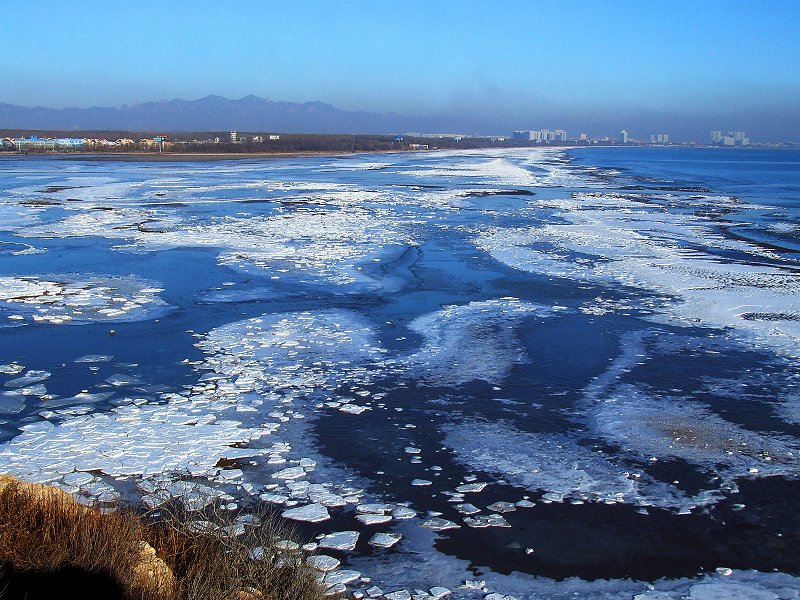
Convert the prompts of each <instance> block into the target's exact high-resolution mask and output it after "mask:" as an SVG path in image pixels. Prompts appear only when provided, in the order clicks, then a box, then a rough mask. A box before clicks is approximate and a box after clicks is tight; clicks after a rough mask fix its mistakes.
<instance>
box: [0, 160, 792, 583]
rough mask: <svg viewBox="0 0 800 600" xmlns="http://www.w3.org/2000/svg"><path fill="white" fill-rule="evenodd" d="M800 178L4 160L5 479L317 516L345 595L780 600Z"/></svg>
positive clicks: (747, 164)
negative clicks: (388, 537) (346, 542)
mask: <svg viewBox="0 0 800 600" xmlns="http://www.w3.org/2000/svg"><path fill="white" fill-rule="evenodd" d="M799 194H800V161H798V154H797V153H796V152H783V151H765V150H742V151H720V150H718V149H697V150H688V149H618V148H610V149H599V148H598V149H579V150H558V149H552V150H550V149H545V150H505V151H468V152H442V153H423V154H412V153H408V154H396V155H394V154H382V155H361V156H349V157H335V158H291V159H272V160H262V159H259V160H238V161H218V162H210V163H169V164H164V163H125V162H116V161H115V162H103V161H80V162H77V161H70V160H64V159H56V158H25V159H18V158H5V159H3V160H2V161H0V217H1V218H0V340H1V341H0V386H2V388H1V390H0V440H2V442H0V471H3V472H10V473H13V474H15V475H17V476H20V477H22V478H24V479H28V480H31V481H42V482H52V483H55V484H57V485H61V486H62V487H64V488H65V489H68V490H70V491H73V492H76V493H80V494H82V495H84V496H86V497H87V499H89V498H93V499H94V501H98V499H99V501H100V502H102V503H105V504H113V502H114V501H115V500H116V499H117V498H118V497H120V496H122V497H134V498H135V497H143V498H144V501H145V502H147V503H149V504H151V505H155V504H157V503H158V502H160V501H162V500H163V499H164V498H165V497H174V496H178V497H180V496H185V499H186V501H187V502H188V503H189V504H190V505H191V504H192V503H193V502H194V503H197V502H199V500H198V497H197V496H196V494H195V495H193V493H192V492H191V490H189V489H188V488H187V487H186V486H175V485H174V482H175V481H176V480H179V479H183V480H186V479H188V480H189V481H193V482H195V485H204V486H205V485H207V486H210V487H209V488H208V489H209V491H208V493H212V492H211V491H210V490H217V492H218V493H222V494H227V495H226V496H224V497H223V499H222V500H223V502H224V503H231V502H235V504H236V506H235V507H234V506H233V504H231V506H230V508H231V509H232V510H236V511H240V510H243V511H245V512H246V511H247V510H248V508H250V507H252V506H253V505H255V504H258V503H262V502H267V503H269V504H272V505H274V507H275V508H276V510H278V511H286V510H289V509H292V510H294V509H301V508H303V507H304V506H311V507H312V508H310V509H307V510H302V511H299V514H300V516H301V517H303V516H310V518H313V519H315V520H316V519H317V518H320V519H324V520H321V521H317V522H313V523H311V522H306V521H297V522H296V525H297V527H298V531H299V533H300V535H301V536H303V537H304V538H305V539H304V540H303V541H313V540H314V538H315V537H316V536H318V535H322V534H329V533H334V532H338V531H356V532H359V534H360V535H359V536H358V539H357V542H356V544H355V546H354V548H353V549H352V550H347V549H341V548H332V549H331V548H327V549H325V551H324V552H325V553H326V554H331V555H333V556H335V557H336V558H338V559H339V560H341V561H342V563H343V565H342V568H343V569H344V570H345V571H347V570H354V569H355V570H358V571H359V572H360V573H361V576H360V577H355V578H354V579H353V580H352V581H350V582H348V584H347V585H348V588H349V589H351V590H356V589H366V588H369V587H370V586H372V585H374V584H377V585H378V586H380V587H381V589H382V590H383V591H385V592H389V591H396V590H400V589H407V590H409V591H413V590H417V589H425V590H429V589H430V588H431V587H433V586H446V587H448V588H450V589H451V590H452V591H453V592H454V595H455V596H456V597H482V596H483V595H485V594H486V593H487V591H491V592H498V593H501V595H502V594H509V595H511V594H513V595H514V596H516V597H530V598H539V597H541V598H552V597H572V595H573V594H578V595H580V596H583V597H609V598H616V597H620V598H623V597H624V598H629V597H632V596H633V595H634V594H645V596H642V597H648V595H650V596H652V597H667V598H669V597H675V598H677V597H681V594H684V595H685V594H689V593H690V594H692V597H695V596H696V597H705V596H703V595H702V594H707V593H712V592H713V593H717V592H719V593H721V594H723V595H722V596H721V597H736V593H740V594H742V593H744V594H745V595H748V596H749V597H761V596H759V594H762V593H763V594H773V595H772V596H768V595H764V596H763V597H795V596H790V595H787V594H788V592H786V590H787V589H797V588H799V587H800V584H798V581H800V580H798V579H797V578H796V577H795V576H798V575H800V560H798V554H797V552H796V547H797V543H798V541H800V521H798V517H797V516H796V510H794V509H793V498H795V497H797V494H798V492H800V484H798V474H799V473H800V439H799V438H800V393H799V392H798V382H799V381H800V373H799V372H798V368H797V366H796V365H797V359H798V357H800V300H799V299H800V293H798V292H800V289H799V288H800V280H799V279H798V269H800V255H798V250H800V196H799ZM76 472H77V473H76ZM201 489H206V488H201ZM498 503H499V504H498ZM365 505H366V508H365ZM376 505H378V506H377V507H376ZM381 505H385V506H381ZM296 512H297V511H295V512H293V513H289V516H290V517H293V516H296ZM437 519H439V520H437ZM377 532H382V533H397V534H401V535H402V536H403V537H402V538H401V539H400V541H399V542H398V543H396V544H394V545H393V546H391V548H388V549H387V548H382V547H380V546H375V545H371V544H369V541H370V539H371V537H372V536H373V534H375V533H377ZM345 537H347V536H345ZM335 539H338V538H335ZM348 539H349V538H348ZM394 539H395V538H392V540H394ZM728 569H730V570H732V571H728ZM756 571H757V572H756ZM775 571H777V572H778V573H775ZM758 572H760V573H758ZM781 573H782V574H781ZM351 577H352V574H348V573H344V574H343V575H341V576H340V578H343V579H350V578H351ZM364 578H371V581H366V580H365V579H364ZM467 580H469V581H473V583H472V584H470V585H469V586H467V587H466V588H465V587H459V586H463V585H464V584H465V581H467ZM478 580H480V581H485V583H486V585H485V586H480V585H478V583H474V581H478ZM330 581H331V583H332V584H333V583H334V582H336V581H337V579H336V578H332V579H331V580H330ZM647 582H650V583H647ZM659 593H660V594H666V595H661V596H658V595H657V594H659ZM725 594H728V596H725ZM432 595H435V594H432Z"/></svg>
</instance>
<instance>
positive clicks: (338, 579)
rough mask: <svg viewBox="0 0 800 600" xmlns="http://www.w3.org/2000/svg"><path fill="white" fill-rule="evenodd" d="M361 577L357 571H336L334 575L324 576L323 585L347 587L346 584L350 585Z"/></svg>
mask: <svg viewBox="0 0 800 600" xmlns="http://www.w3.org/2000/svg"><path fill="white" fill-rule="evenodd" d="M360 577H361V573H360V572H359V571H348V570H342V571H336V572H335V573H328V574H327V575H326V576H325V585H327V586H336V585H347V584H348V583H352V582H354V581H356V580H357V579H359V578H360Z"/></svg>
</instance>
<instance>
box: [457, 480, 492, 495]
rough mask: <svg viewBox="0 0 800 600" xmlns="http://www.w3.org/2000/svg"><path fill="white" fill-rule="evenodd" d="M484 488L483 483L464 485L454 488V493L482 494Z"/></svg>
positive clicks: (484, 484)
mask: <svg viewBox="0 0 800 600" xmlns="http://www.w3.org/2000/svg"><path fill="white" fill-rule="evenodd" d="M486 486H487V484H486V483H484V482H478V483H467V484H464V485H459V486H458V487H457V488H456V491H457V492H460V493H462V494H472V493H477V492H482V491H483V489H484V488H485V487H486Z"/></svg>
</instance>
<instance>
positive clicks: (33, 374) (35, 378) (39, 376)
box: [3, 369, 51, 388]
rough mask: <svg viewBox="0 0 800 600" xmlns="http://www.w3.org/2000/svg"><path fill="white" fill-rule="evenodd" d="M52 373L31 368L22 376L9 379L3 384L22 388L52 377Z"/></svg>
mask: <svg viewBox="0 0 800 600" xmlns="http://www.w3.org/2000/svg"><path fill="white" fill-rule="evenodd" d="M50 375H51V373H50V372H49V371H35V370H33V369H31V370H30V371H28V372H27V373H25V375H23V376H22V377H17V378H16V379H9V380H8V381H6V382H5V383H4V384H3V385H5V386H6V387H10V388H21V387H27V386H30V385H32V384H34V383H39V382H42V381H44V380H45V379H47V378H48V377H50Z"/></svg>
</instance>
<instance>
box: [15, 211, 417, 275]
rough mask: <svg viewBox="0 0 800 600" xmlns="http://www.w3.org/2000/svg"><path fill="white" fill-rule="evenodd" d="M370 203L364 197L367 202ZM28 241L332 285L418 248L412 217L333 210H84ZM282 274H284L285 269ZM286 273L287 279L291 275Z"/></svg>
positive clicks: (33, 232)
mask: <svg viewBox="0 0 800 600" xmlns="http://www.w3.org/2000/svg"><path fill="white" fill-rule="evenodd" d="M362 200H363V199H362ZM21 234H22V235H25V236H27V237H34V238H36V237H73V236H78V237H81V236H102V237H106V238H110V239H120V240H123V241H126V242H127V244H126V245H121V246H117V249H121V250H129V251H142V250H144V251H157V250H165V249H171V248H181V247H206V248H219V249H221V253H220V255H219V258H218V260H219V262H220V264H223V265H226V266H230V267H234V268H240V269H245V270H246V269H253V268H255V269H259V270H264V269H266V270H272V271H273V272H276V271H277V272H276V275H275V276H276V277H281V276H292V275H295V276H307V275H308V273H309V272H310V273H312V274H313V275H315V276H316V277H319V278H322V279H324V280H327V281H328V282H331V283H335V284H339V285H346V284H358V283H361V284H364V283H366V284H370V285H372V286H378V285H379V283H378V282H374V281H372V280H371V279H370V278H368V277H366V276H365V275H363V274H361V273H360V271H359V269H358V264H360V263H362V262H365V261H367V260H369V259H370V258H375V257H379V256H380V255H381V254H382V253H383V252H384V250H385V249H386V248H387V247H396V246H398V245H408V244H413V243H414V240H413V236H412V235H411V232H410V226H409V223H408V219H401V218H400V217H399V216H398V215H397V214H396V213H395V212H394V211H393V210H391V207H389V206H385V207H381V208H372V209H364V208H362V207H359V206H346V205H345V204H344V203H342V204H341V205H336V204H334V205H333V206H332V209H326V210H314V211H298V212H292V213H288V214H280V215H277V216H271V217H264V216H258V217H211V218H210V219H209V218H207V217H204V218H203V219H202V220H201V219H197V220H191V219H185V218H179V217H178V216H176V215H173V214H169V213H165V212H164V211H155V210H146V209H133V208H120V209H115V210H108V211H91V212H81V213H78V214H74V215H69V216H67V217H65V218H64V219H62V220H61V221H57V222H55V223H49V224H47V225H41V226H36V227H29V228H27V229H25V230H24V231H22V232H21ZM279 269H280V271H278V270H279ZM284 273H285V274H284Z"/></svg>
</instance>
